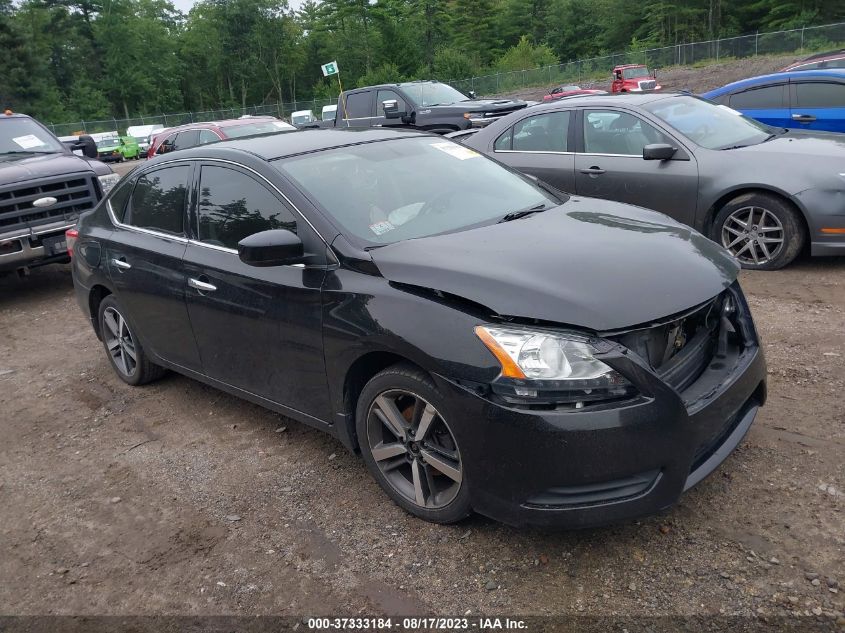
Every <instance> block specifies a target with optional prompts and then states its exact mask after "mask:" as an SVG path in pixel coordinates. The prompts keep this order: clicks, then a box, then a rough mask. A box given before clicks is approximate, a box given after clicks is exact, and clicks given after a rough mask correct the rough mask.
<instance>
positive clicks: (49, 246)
mask: <svg viewBox="0 0 845 633" xmlns="http://www.w3.org/2000/svg"><path fill="white" fill-rule="evenodd" d="M41 246H43V247H44V252H45V253H46V254H47V255H62V254H67V238H66V237H65V236H64V235H55V236H53V237H45V238H44V239H42V240H41Z"/></svg>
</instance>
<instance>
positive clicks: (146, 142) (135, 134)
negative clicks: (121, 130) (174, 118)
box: [126, 123, 164, 154]
mask: <svg viewBox="0 0 845 633" xmlns="http://www.w3.org/2000/svg"><path fill="white" fill-rule="evenodd" d="M163 129H164V126H163V125H162V124H161V123H154V124H152V125H130V126H129V127H128V128H126V135H127V136H131V137H132V138H134V139H135V140H136V141H137V142H138V145H139V146H140V148H141V153H143V154H146V153H147V150H148V149H150V137H151V136H152V135H153V134H155V133H156V132H161V131H162V130H163Z"/></svg>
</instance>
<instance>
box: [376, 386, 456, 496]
mask: <svg viewBox="0 0 845 633" xmlns="http://www.w3.org/2000/svg"><path fill="white" fill-rule="evenodd" d="M367 441H368V443H369V448H370V453H371V454H372V456H373V459H374V460H375V462H376V465H377V466H378V468H379V470H380V471H381V473H382V475H384V478H385V479H386V480H387V482H388V483H389V484H390V486H391V487H392V488H393V489H394V490H395V491H396V492H398V493H399V494H400V495H402V496H403V497H404V498H405V499H407V500H408V501H409V502H411V503H413V504H415V505H417V506H419V507H421V508H426V509H437V508H443V507H445V506H447V505H449V504H450V503H451V502H452V501H454V499H455V497H457V495H458V492H459V490H460V488H461V482H462V481H463V465H462V463H461V455H460V452H459V451H458V445H457V443H456V442H455V438H454V436H453V435H452V432H451V431H450V430H449V427H448V426H447V424H446V421H445V420H444V419H443V417H442V416H441V415H440V413H439V412H438V411H437V409H436V408H435V407H434V406H433V405H432V404H431V403H430V402H428V401H426V400H425V399H424V398H422V397H420V396H418V395H416V394H414V393H411V392H409V391H405V390H402V389H391V390H388V391H384V392H382V393H381V394H379V395H378V396H376V398H375V399H374V400H373V402H372V404H371V405H370V409H369V412H368V414H367Z"/></svg>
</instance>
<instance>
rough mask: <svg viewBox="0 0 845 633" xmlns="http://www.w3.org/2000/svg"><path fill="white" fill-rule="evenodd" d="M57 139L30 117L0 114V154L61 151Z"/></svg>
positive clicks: (62, 148)
mask: <svg viewBox="0 0 845 633" xmlns="http://www.w3.org/2000/svg"><path fill="white" fill-rule="evenodd" d="M63 151H65V150H64V146H63V145H62V144H61V142H60V141H59V139H57V138H56V137H55V136H53V135H52V134H50V133H49V132H48V131H47V130H45V129H44V128H43V127H41V126H40V125H38V123H36V122H35V121H33V120H32V119H27V118H23V117H20V118H19V117H10V116H0V156H2V155H3V154H9V155H15V154H54V153H56V152H63Z"/></svg>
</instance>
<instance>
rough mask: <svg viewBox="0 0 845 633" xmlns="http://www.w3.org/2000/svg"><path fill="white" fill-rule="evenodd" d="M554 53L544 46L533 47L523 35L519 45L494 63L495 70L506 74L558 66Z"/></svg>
mask: <svg viewBox="0 0 845 633" xmlns="http://www.w3.org/2000/svg"><path fill="white" fill-rule="evenodd" d="M559 63H560V61H559V60H558V58H557V56H555V53H554V51H553V50H552V49H551V48H550V47H548V46H547V45H545V44H537V45H533V44H531V42H530V41H529V40H528V36H527V35H523V36H522V37H521V38H520V40H519V43H518V44H517V45H516V46H514V47H512V48H509V49H508V50H507V51H505V54H504V55H502V56H501V57H500V58H499V61H498V62H497V63H496V70H499V71H502V72H507V71H511V70H524V69H527V68H539V67H541V66H552V65H557V64H559Z"/></svg>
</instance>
